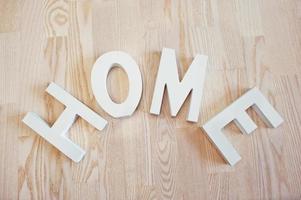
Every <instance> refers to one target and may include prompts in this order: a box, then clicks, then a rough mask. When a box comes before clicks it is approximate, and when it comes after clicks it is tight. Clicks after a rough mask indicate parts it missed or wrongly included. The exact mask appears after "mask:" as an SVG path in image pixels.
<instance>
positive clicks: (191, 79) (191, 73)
mask: <svg viewBox="0 0 301 200" xmlns="http://www.w3.org/2000/svg"><path fill="white" fill-rule="evenodd" d="M206 66H207V56H205V55H196V57H195V58H194V60H193V62H192V63H191V65H190V66H189V68H188V70H187V72H186V74H185V76H184V78H183V79H182V81H180V80H179V73H178V67H177V61H176V55H175V51H174V50H173V49H168V48H163V50H162V55H161V60H160V66H159V70H158V74H157V80H156V84H155V89H154V95H153V100H152V104H151V109H150V112H151V113H152V114H156V115H159V114H160V110H161V104H162V99H163V94H164V90H165V86H166V88H167V92H168V99H169V107H170V112H171V115H172V116H173V117H175V116H176V115H177V113H178V112H179V110H180V108H181V107H182V105H183V103H184V101H185V99H186V98H187V96H188V95H189V93H190V92H191V100H190V108H189V113H188V116H187V120H188V121H192V122H197V121H198V117H199V111H200V106H201V100H202V93H203V85H204V79H205V73H206Z"/></svg>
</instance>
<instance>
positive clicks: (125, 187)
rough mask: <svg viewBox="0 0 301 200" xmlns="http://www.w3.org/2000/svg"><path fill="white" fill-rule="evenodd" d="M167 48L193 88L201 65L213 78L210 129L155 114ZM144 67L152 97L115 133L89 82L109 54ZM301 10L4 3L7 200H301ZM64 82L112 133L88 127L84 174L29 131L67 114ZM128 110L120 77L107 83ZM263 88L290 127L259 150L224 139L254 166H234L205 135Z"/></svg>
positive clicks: (126, 1)
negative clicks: (31, 119)
mask: <svg viewBox="0 0 301 200" xmlns="http://www.w3.org/2000/svg"><path fill="white" fill-rule="evenodd" d="M163 47H168V48H174V49H176V53H177V58H178V63H179V72H180V76H181V77H183V75H184V74H185V72H186V70H187V68H188V67H189V64H190V63H191V61H192V60H193V57H194V56H195V55H196V54H197V53H202V54H207V55H208V58H209V66H208V70H207V77H206V81H205V88H204V96H203V101H202V108H201V111H200V119H199V122H198V123H189V122H186V121H185V119H186V115H187V111H188V108H189V101H186V102H185V104H184V106H183V108H182V109H181V111H180V113H179V114H178V116H177V117H176V118H172V117H171V116H170V113H169V107H168V106H169V105H168V102H167V96H166V94H165V95H164V102H163V106H162V111H161V114H160V115H159V116H154V115H151V114H150V113H149V109H150V105H151V100H152V99H151V97H152V94H153V88H154V83H155V79H156V73H157V70H158V66H159V61H160V53H161V50H162V48H163ZM111 50H121V51H125V52H127V53H129V54H130V55H131V56H132V57H133V58H134V59H135V60H136V62H137V63H138V65H139V67H140V71H141V73H142V78H143V83H144V84H143V95H142V99H141V102H140V104H139V106H138V109H137V111H136V112H135V113H134V114H133V116H131V117H128V118H122V119H114V118H112V117H110V116H109V115H108V114H106V113H105V112H104V111H103V110H102V109H101V108H100V107H99V106H98V105H97V102H96V100H95V98H94V96H93V93H92V90H91V84H90V72H91V69H92V65H93V63H94V62H95V60H96V59H97V58H98V57H99V56H100V55H102V54H103V53H105V52H107V51H111ZM300 69H301V1H300V0H285V1H284V0H264V1H262V0H227V1H225V0H222V1H217V0H186V1H181V0H165V1H163V0H162V1H154V0H144V1H141V0H43V1H33V0H24V1H19V0H10V1H5V0H0V83H1V84H0V92H1V93H0V135H1V137H0V163H1V164H0V199H5V200H6V199H139V200H140V199H193V200H194V199H300V198H301V189H300V188H301V167H300V166H301V134H300V133H301V117H300V116H301V106H300V105H301V79H300V77H301V70H300ZM51 81H54V82H55V83H57V84H58V85H61V86H62V87H63V88H64V89H65V90H66V91H68V92H70V93H71V94H72V95H73V96H75V97H76V98H78V99H80V100H81V101H82V102H84V103H85V104H87V105H88V106H89V107H91V108H92V109H93V110H95V111H96V112H98V113H99V114H100V115H101V116H103V117H104V118H105V119H107V120H108V121H109V123H108V126H107V127H106V128H105V130H103V131H101V132H99V131H97V130H96V129H94V128H93V127H92V126H90V125H89V124H87V123H86V122H85V121H84V120H82V119H79V120H77V121H76V123H75V124H74V126H73V127H72V128H71V130H70V137H71V139H72V140H73V141H74V142H75V143H77V144H79V145H80V146H81V147H82V148H84V149H85V150H86V151H87V154H86V156H85V157H84V159H83V160H82V161H81V162H80V163H78V164H76V163H73V162H71V161H70V160H69V159H68V158H66V157H65V156H64V155H62V154H61V153H60V152H59V151H58V150H56V149H55V148H54V147H53V146H51V145H50V144H49V143H47V142H46V141H45V140H43V139H42V138H41V137H39V136H38V135H37V134H35V133H34V132H33V131H32V130H31V129H29V128H28V127H26V126H25V125H24V124H23V123H21V119H22V118H23V117H24V115H25V113H26V112H28V111H33V112H36V113H38V114H39V115H41V116H42V117H43V118H44V119H45V120H47V121H48V122H49V123H53V122H54V121H55V120H56V118H57V117H58V116H59V114H60V113H61V112H62V110H63V109H64V108H63V106H62V105H61V104H60V103H59V102H58V101H56V100H55V99H54V98H52V97H50V96H49V95H47V94H46V93H45V91H44V90H45V88H46V87H47V84H48V83H49V82H51ZM107 81H108V84H109V91H110V95H111V97H112V98H113V99H114V100H115V101H116V102H121V101H122V100H123V99H125V98H126V96H127V92H128V81H127V76H126V74H125V73H124V72H123V71H122V70H120V69H113V70H112V72H111V73H110V74H109V77H108V80H107ZM253 86H257V87H258V88H260V90H261V91H262V92H263V93H264V95H265V96H266V97H268V99H269V101H270V102H271V103H272V104H273V106H274V107H275V108H276V109H277V110H278V111H279V113H280V114H281V115H282V116H283V118H284V119H285V123H284V124H283V125H282V126H281V127H279V128H277V129H268V128H267V127H266V126H265V125H264V124H263V122H262V120H261V119H259V118H258V117H257V116H256V113H255V112H254V111H252V110H248V113H249V114H250V116H251V117H252V118H253V119H254V120H255V122H256V124H258V126H259V128H258V129H257V130H256V131H255V132H254V133H253V134H251V135H250V136H244V135H242V134H240V133H239V130H238V128H237V127H235V125H234V124H230V125H229V126H228V127H227V128H226V130H225V134H226V135H227V137H228V138H229V139H230V140H231V142H232V143H233V145H234V146H235V148H237V150H238V151H239V153H240V154H241V156H242V160H241V161H240V162H239V163H238V164H237V165H236V166H235V167H230V166H229V165H227V164H226V163H225V162H224V161H223V160H222V158H221V156H220V155H219V154H218V152H217V150H216V149H215V148H214V146H213V145H212V144H211V143H210V142H209V140H208V138H207V137H206V136H205V134H204V132H202V130H201V129H200V128H198V126H199V125H202V124H204V123H205V122H206V121H207V120H208V119H209V118H211V117H213V116H214V115H215V114H216V113H217V112H219V111H221V110H222V109H223V108H225V107H226V106H227V105H229V104H230V103H231V102H232V101H234V100H235V99H236V98H237V97H239V96H240V95H242V94H243V93H244V92H245V91H246V89H247V88H250V87H253Z"/></svg>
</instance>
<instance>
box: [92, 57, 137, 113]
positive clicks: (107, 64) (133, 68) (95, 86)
mask: <svg viewBox="0 0 301 200" xmlns="http://www.w3.org/2000/svg"><path fill="white" fill-rule="evenodd" d="M114 66H118V67H121V68H123V69H124V71H125V72H126V74H127V77H128V80H129V93H128V96H127V98H126V100H125V101H124V102H122V103H120V104H118V103H115V102H113V101H112V99H111V97H110V95H109V93H108V90H107V77H108V74H109V72H110V70H111V69H112V68H113V67H114ZM91 85H92V91H93V94H94V96H95V98H96V101H97V102H98V104H99V105H100V106H101V107H102V108H103V109H104V110H105V111H106V112H107V113H108V114H110V115H111V116H113V117H115V118H118V117H124V116H131V115H132V114H133V113H134V111H135V110H136V108H137V106H138V104H139V101H140V98H141V94H142V79H141V73H140V70H139V66H138V65H137V63H136V62H135V60H134V59H133V58H132V57H131V56H130V55H128V54H126V53H124V52H121V51H111V52H108V53H105V54H104V55H102V56H101V57H99V58H98V59H97V60H96V62H95V63H94V65H93V69H92V72H91Z"/></svg>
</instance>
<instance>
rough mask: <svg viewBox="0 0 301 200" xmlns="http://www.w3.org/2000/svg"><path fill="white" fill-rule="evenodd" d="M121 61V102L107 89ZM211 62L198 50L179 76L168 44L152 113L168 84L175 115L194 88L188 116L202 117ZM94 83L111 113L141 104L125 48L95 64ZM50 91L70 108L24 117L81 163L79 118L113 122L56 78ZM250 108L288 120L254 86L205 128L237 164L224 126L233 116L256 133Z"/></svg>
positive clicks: (273, 119)
mask: <svg viewBox="0 0 301 200" xmlns="http://www.w3.org/2000/svg"><path fill="white" fill-rule="evenodd" d="M115 66H118V67H121V68H122V69H123V70H124V71H125V72H126V74H127V76H128V80H129V92H128V96H127V98H126V99H125V100H124V101H123V102H122V103H119V104H117V103H115V102H114V101H113V100H112V99H111V97H110V95H109V93H108V91H107V76H108V74H109V72H110V70H111V69H112V67H115ZM206 67H207V56H205V55H196V57H195V58H194V60H193V61H192V63H191V65H190V66H189V68H188V70H187V72H186V73H185V75H184V77H183V79H182V80H179V73H178V67H177V62H176V55H175V51H174V50H173V49H167V48H163V50H162V55H161V59H160V64H159V69H158V72H157V78H156V83H155V87H154V93H153V98H152V103H151V107H150V113H152V114H155V115H159V114H160V111H161V105H162V101H163V94H164V90H165V89H166V90H167V91H168V92H167V94H168V101H169V108H170V113H171V115H172V116H174V117H175V116H176V115H177V113H178V112H179V110H180V108H181V107H182V105H183V103H184V101H185V99H186V98H187V97H188V95H189V94H190V93H191V95H190V107H189V111H188V114H187V121H191V122H197V121H198V118H199V110H200V106H201V101H202V96H203V86H204V80H205V74H206ZM91 86H92V91H93V94H94V96H95V98H96V101H97V103H98V104H99V105H100V107H101V108H102V109H103V110H104V111H106V112H107V113H108V114H109V115H111V116H112V117H114V118H120V117H125V116H131V115H132V114H133V113H134V111H135V110H136V108H137V106H138V105H139V102H140V99H141V94H142V78H141V73H140V70H139V66H138V65H137V63H136V62H135V60H134V59H133V58H132V57H131V56H130V55H128V54H126V53H124V52H120V51H112V52H108V53H105V54H104V55H102V56H101V57H99V58H98V59H97V60H96V62H95V64H94V65H93V68H92V72H91ZM46 92H47V93H49V94H50V95H52V96H53V97H54V98H56V99H57V100H58V101H60V102H61V103H62V104H64V105H65V110H64V111H63V112H62V113H61V115H60V116H59V117H58V119H57V120H56V121H55V122H54V124H53V125H52V126H49V124H48V123H46V122H45V121H44V120H43V119H41V118H40V117H39V116H38V115H37V114H35V113H33V112H29V113H27V114H26V115H25V117H24V118H23V122H24V123H25V124H26V125H27V126H29V127H30V128H31V129H33V130H34V131H35V132H36V133H37V134H39V135H40V136H42V137H43V138H44V139H45V140H47V141H48V142H49V143H51V144H52V145H53V146H55V147H56V148H57V149H59V150H60V151H61V152H62V153H63V154H65V155H66V156H67V157H69V158H70V159H72V160H73V161H74V162H79V161H80V160H81V159H82V158H83V156H84V155H85V150H83V149H82V148H81V147H79V146H78V145H77V144H75V143H74V142H72V141H71V140H70V139H69V138H68V136H67V133H68V130H69V129H70V127H71V126H72V124H73V123H74V122H75V120H76V118H77V117H81V118H83V119H84V120H85V121H87V122H88V123H89V124H91V125H92V126H94V127H95V128H96V129H98V130H100V131H101V130H103V129H104V128H105V126H106V124H107V121H106V120H105V119H104V118H102V117H101V116H99V115H98V114H97V113H95V112H94V111H93V110H91V109H90V108H89V107H88V106H86V105H85V104H83V103H81V102H80V101H79V100H78V99H76V98H75V97H73V96H72V95H71V94H69V93H68V92H66V91H65V90H64V89H62V88H61V87H59V86H58V85H56V84H55V83H50V84H49V86H48V87H47V89H46ZM249 107H253V108H254V109H255V111H256V112H257V113H258V115H259V116H260V117H261V118H262V119H263V120H264V122H265V123H266V124H267V125H268V126H269V127H272V128H276V127H278V126H279V125H280V124H281V123H282V122H283V119H282V117H281V116H280V115H279V114H278V113H277V111H276V110H275V109H274V108H273V106H272V105H271V104H270V103H269V102H268V101H267V99H266V98H265V97H264V96H263V95H262V93H261V92H260V91H259V90H258V89H257V88H253V89H251V90H249V91H248V92H246V93H245V94H244V95H242V96H241V97H240V98H238V99H237V100H236V101H234V102H233V103H232V104H231V105H230V106H228V107H227V108H225V109H224V110H223V111H222V112H220V113H219V114H217V115H216V116H214V117H213V118H212V119H210V120H209V121H208V122H206V123H205V124H204V125H203V126H201V127H200V128H202V129H203V130H204V131H205V133H206V134H207V136H208V137H209V138H210V140H211V141H212V143H213V144H214V145H215V146H216V148H217V149H218V150H219V152H220V154H221V155H222V156H223V158H224V159H225V160H226V161H227V162H228V163H229V164H230V165H232V166H233V165H235V164H236V163H237V162H238V161H239V160H240V159H241V157H240V155H239V153H238V152H237V151H236V150H235V148H234V147H233V146H232V144H231V142H230V141H229V140H228V139H227V138H226V137H225V135H224V134H223V133H222V129H223V128H224V127H225V126H226V125H227V124H229V123H230V122H231V121H234V122H235V123H236V124H237V126H238V127H239V129H240V130H241V131H242V133H244V134H250V133H251V132H253V131H254V130H255V129H256V128H257V126H256V124H255V123H254V122H253V121H252V119H251V118H250V117H249V116H248V114H247V113H246V110H247V109H248V108H249Z"/></svg>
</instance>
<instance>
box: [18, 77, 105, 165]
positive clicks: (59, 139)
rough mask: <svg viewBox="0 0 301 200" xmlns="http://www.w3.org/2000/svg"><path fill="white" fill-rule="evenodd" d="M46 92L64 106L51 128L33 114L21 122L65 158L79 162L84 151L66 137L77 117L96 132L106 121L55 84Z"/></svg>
mask: <svg viewBox="0 0 301 200" xmlns="http://www.w3.org/2000/svg"><path fill="white" fill-rule="evenodd" d="M46 91H47V92H48V93H49V94H50V95H52V96H53V97H55V98H56V99H57V100H58V101H60V102H61V103H62V104H64V105H65V106H66V108H65V110H64V111H63V112H62V113H61V115H60V116H59V118H58V119H57V120H56V121H55V123H54V124H53V125H52V127H50V126H49V125H48V124H47V123H46V122H45V121H44V120H43V119H41V118H40V117H39V116H38V115H37V114H35V113H33V112H29V113H27V114H26V116H25V117H24V118H23V122H24V123H25V124H26V125H27V126H29V127H30V128H32V129H33V130H34V131H35V132H37V133H38V134H39V135H40V136H42V137H43V138H44V139H45V140H47V141H48V142H49V143H51V144H52V145H53V146H55V147H56V148H57V149H59V150H60V151H61V152H62V153H64V154H65V155H66V156H67V157H69V158H70V159H72V160H73V161H75V162H79V161H80V160H81V159H82V158H83V156H84V155H85V151H84V150H83V149H82V148H80V147H79V146H78V145H76V144H75V143H73V142H72V141H71V140H70V139H69V138H68V137H67V132H68V130H69V129H70V127H71V126H72V124H73V123H74V121H75V119H76V118H77V116H80V117H82V118H83V119H85V120H86V121H87V122H89V123H90V124H91V125H93V126H94V127H95V128H97V129H98V130H102V129H103V128H104V127H105V126H106V124H107V121H106V120H105V119H103V118H102V117H100V116H99V115H98V114H96V113H95V112H93V111H92V110H91V109H90V108H88V107H87V106H85V105H84V104H83V103H81V102H80V101H78V100H77V99H76V98H74V97H73V96H72V95H70V94H69V93H67V92H66V91H65V90H63V89H62V88H60V87H59V86H58V85H56V84H55V83H50V84H49V86H48V87H47V89H46Z"/></svg>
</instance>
